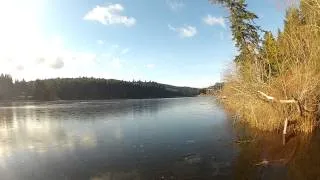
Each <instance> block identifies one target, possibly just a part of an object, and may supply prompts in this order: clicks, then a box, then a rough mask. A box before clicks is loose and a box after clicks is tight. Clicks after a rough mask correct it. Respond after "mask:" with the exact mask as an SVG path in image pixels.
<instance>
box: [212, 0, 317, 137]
mask: <svg viewBox="0 0 320 180" xmlns="http://www.w3.org/2000/svg"><path fill="white" fill-rule="evenodd" d="M212 2H213V3H218V4H222V5H223V6H224V7H226V8H227V9H228V10H229V12H230V17H229V20H230V24H231V30H232V33H233V39H234V41H235V42H236V46H237V47H238V50H239V55H238V56H237V57H236V58H235V60H234V64H235V66H234V68H231V69H230V70H229V71H228V72H227V73H226V76H225V78H224V82H225V85H224V88H223V90H222V95H223V96H226V97H227V99H226V100H224V102H225V105H226V107H228V108H229V109H231V110H232V111H233V112H234V113H236V115H237V117H239V118H238V119H239V120H240V121H244V122H246V123H248V124H250V125H251V126H253V127H257V128H259V129H262V130H277V129H280V128H282V126H283V123H284V120H285V119H286V118H287V119H288V120H289V121H293V122H295V123H296V124H297V126H296V128H295V129H296V130H298V131H304V132H311V131H312V130H313V129H314V128H315V127H316V125H317V120H318V116H319V112H318V111H319V109H318V106H319V101H320V1H319V0H301V1H300V4H299V5H295V6H293V7H290V8H288V9H287V12H286V17H285V20H284V28H283V30H282V31H280V30H279V32H278V34H272V33H271V32H265V31H263V30H261V28H260V27H258V26H256V25H255V24H254V22H253V21H254V20H255V19H257V18H258V17H257V16H256V15H255V14H254V13H252V12H250V11H249V10H247V5H246V3H245V1H244V0H212ZM260 36H261V37H260Z"/></svg>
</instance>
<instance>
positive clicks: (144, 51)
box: [0, 0, 285, 87]
mask: <svg viewBox="0 0 320 180" xmlns="http://www.w3.org/2000/svg"><path fill="white" fill-rule="evenodd" d="M284 4H285V3H282V2H281V1H278V0H249V1H248V5H249V9H251V10H252V11H254V12H255V13H256V14H257V15H258V16H259V17H260V19H259V20H258V21H257V24H258V25H260V26H262V27H263V28H264V29H266V30H271V31H272V32H276V31H277V29H278V28H282V26H283V17H284V14H285V5H284ZM227 16H228V13H227V11H226V10H225V9H224V8H221V7H219V6H218V5H211V4H210V3H209V2H208V1H207V0H107V1H106V0H90V1H87V0H29V1H27V2H26V1H25V0H10V1H9V0H7V1H5V0H4V1H1V2H0V22H2V25H1V28H0V48H1V49H2V51H0V62H1V66H0V72H3V73H10V74H12V75H13V77H14V78H16V79H22V78H25V79H26V80H34V79H37V78H40V79H43V78H53V77H79V76H90V77H91V76H93V77H101V78H113V79H121V80H133V79H134V80H147V81H149V80H152V81H157V82H161V83H168V84H173V85H179V86H192V87H206V86H209V85H211V84H214V83H215V82H217V81H220V79H221V74H222V73H223V71H224V70H225V69H227V67H228V66H229V65H230V63H231V62H232V59H233V56H234V55H235V54H236V48H234V43H233V42H232V40H231V33H230V30H229V28H228V27H229V23H228V21H227V19H226V18H225V17H227Z"/></svg>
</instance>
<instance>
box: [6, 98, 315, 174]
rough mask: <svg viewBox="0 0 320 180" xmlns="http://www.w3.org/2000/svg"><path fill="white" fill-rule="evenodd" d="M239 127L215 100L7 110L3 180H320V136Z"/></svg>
mask: <svg viewBox="0 0 320 180" xmlns="http://www.w3.org/2000/svg"><path fill="white" fill-rule="evenodd" d="M232 123H233V121H232V120H230V119H229V117H228V116H227V114H226V112H225V111H224V110H223V108H222V107H221V106H219V105H218V103H217V101H216V100H215V99H214V98H212V97H194V98H173V99H145V100H108V101H57V102H19V103H1V105H0V179H1V180H7V179H8V180H20V179H30V180H34V179H35V180H37V179H90V180H91V179H92V180H100V179H107V180H109V179H120V180H121V179H128V180H129V179H147V180H150V179H284V178H288V179H300V178H301V179H303V178H305V179H317V178H319V177H320V176H319V175H320V174H319V171H320V168H319V167H320V158H319V155H318V154H319V152H320V144H319V142H320V141H319V140H320V138H319V136H312V137H300V138H293V139H292V140H290V141H288V143H287V144H286V145H285V146H284V145H282V144H281V143H282V140H281V136H279V135H278V134H275V133H271V134H267V135H264V134H262V133H260V132H256V131H248V130H247V129H245V128H241V127H234V126H233V125H232ZM292 137H294V136H292ZM243 139H244V140H248V139H249V140H250V141H249V143H243V144H242V143H241V144H237V143H235V141H239V140H243ZM251 140H252V141H251ZM307 142H308V143H307ZM263 160H268V162H269V163H267V164H263V162H266V161H263ZM260 162H262V163H260Z"/></svg>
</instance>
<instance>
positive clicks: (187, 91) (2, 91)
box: [0, 75, 199, 100]
mask: <svg viewBox="0 0 320 180" xmlns="http://www.w3.org/2000/svg"><path fill="white" fill-rule="evenodd" d="M198 94H199V90H198V89H196V88H189V87H177V86H171V85H166V84H160V83H156V82H143V81H132V82H129V81H120V80H115V79H97V78H56V79H46V80H36V81H29V82H26V81H16V82H14V83H13V82H12V78H11V76H9V75H1V76H0V100H18V99H21V100H25V99H32V100H90V99H92V100H99V99H127V98H133V99H136V98H169V97H182V96H195V95H198Z"/></svg>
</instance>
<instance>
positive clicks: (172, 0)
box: [166, 0, 185, 11]
mask: <svg viewBox="0 0 320 180" xmlns="http://www.w3.org/2000/svg"><path fill="white" fill-rule="evenodd" d="M166 3H167V5H168V6H169V7H170V9H171V10H173V11H177V10H179V9H181V8H183V7H184V6H185V4H184V3H183V2H182V1H181V0H167V1H166Z"/></svg>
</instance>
